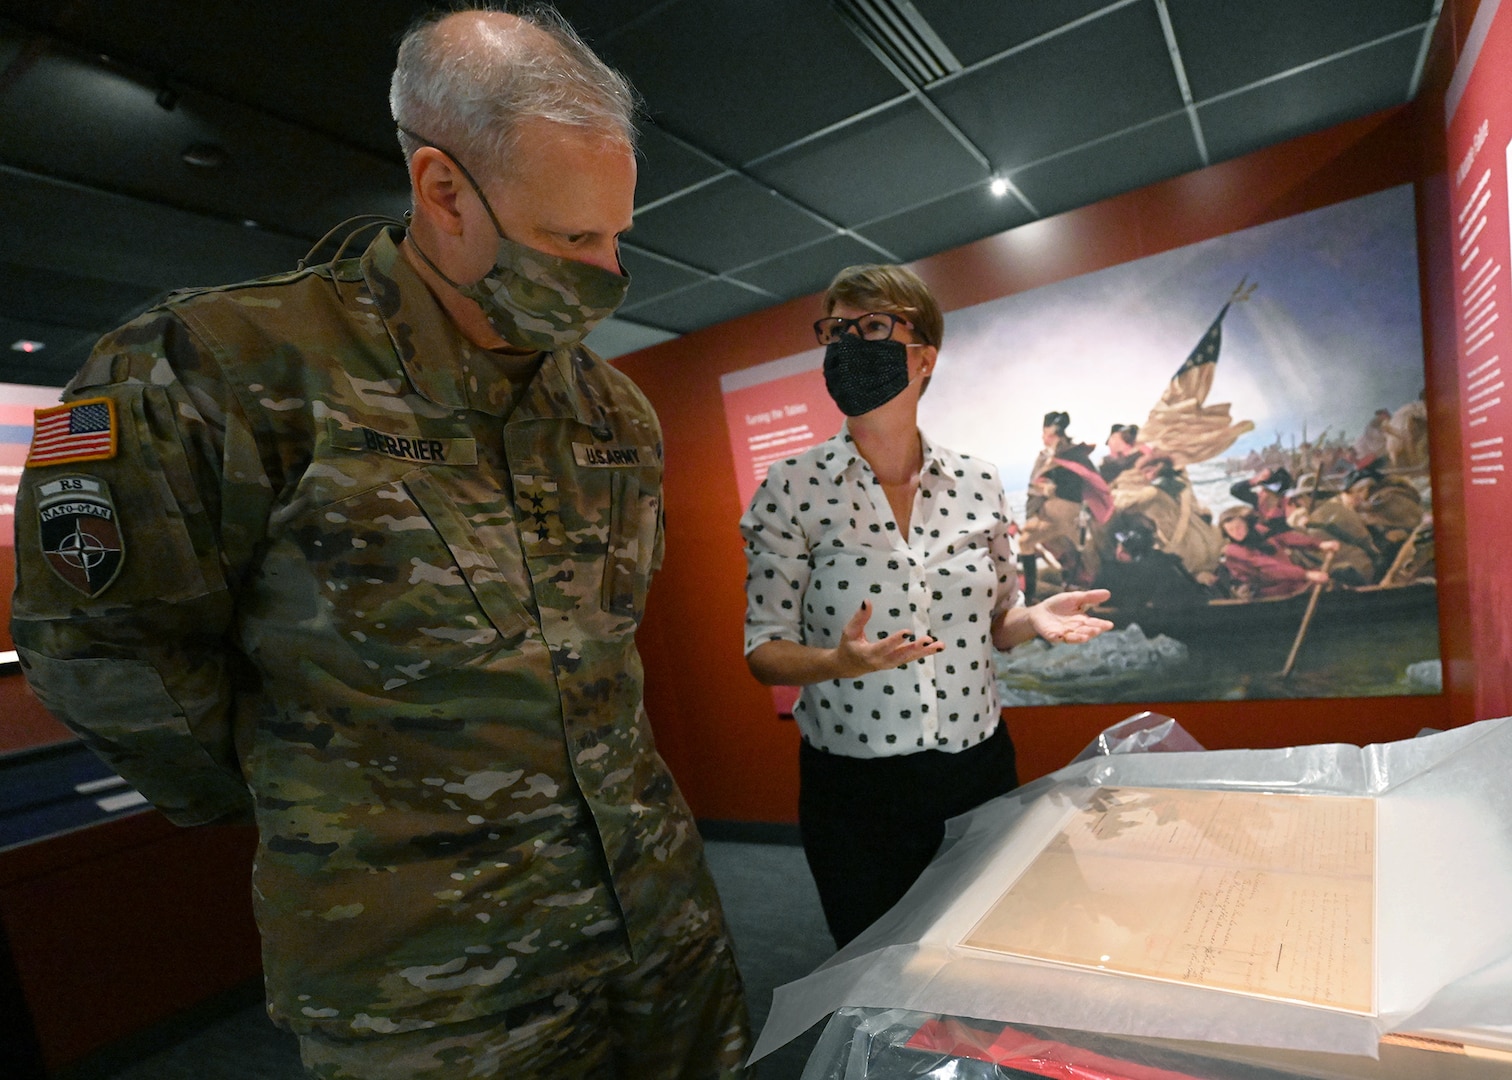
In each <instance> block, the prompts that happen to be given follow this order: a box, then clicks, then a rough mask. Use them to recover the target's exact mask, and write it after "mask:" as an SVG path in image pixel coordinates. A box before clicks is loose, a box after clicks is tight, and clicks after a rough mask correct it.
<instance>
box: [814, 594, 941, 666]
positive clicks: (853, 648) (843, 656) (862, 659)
mask: <svg viewBox="0 0 1512 1080" xmlns="http://www.w3.org/2000/svg"><path fill="white" fill-rule="evenodd" d="M871 616H872V606H871V601H869V600H863V601H861V606H860V607H859V608H857V609H856V613H855V614H854V615H852V616H851V617H850V621H849V622H847V623H846V624H845V629H843V630H841V631H840V644H839V645H837V646H835V661H836V663H837V664H838V665H839V668H840V671H839V677H840V678H854V677H855V676H857V675H865V674H866V673H867V672H871V671H883V670H886V669H887V668H895V667H902V666H903V665H904V664H911V663H913V661H915V660H917V659H919V658H920V657H921V656H929V655H931V654H933V653H937V652H940V651H941V650H943V649H944V648H945V645H944V643H942V642H940V641H937V640H935V639H934V638H932V637H928V636H925V637H922V638H915V637H914V635H913V634H912V633H910V632H909V631H907V630H894V631H893V632H892V633H891V634H888V635H887V636H886V637H884V638H879V639H877V640H876V641H870V640H868V639H867V636H866V624H867V622H868V621H870V619H871Z"/></svg>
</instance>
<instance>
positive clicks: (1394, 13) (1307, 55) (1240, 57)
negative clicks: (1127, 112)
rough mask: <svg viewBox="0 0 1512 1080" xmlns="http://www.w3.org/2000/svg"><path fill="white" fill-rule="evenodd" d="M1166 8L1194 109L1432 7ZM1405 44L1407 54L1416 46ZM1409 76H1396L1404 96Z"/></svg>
mask: <svg viewBox="0 0 1512 1080" xmlns="http://www.w3.org/2000/svg"><path fill="white" fill-rule="evenodd" d="M1168 8H1169V10H1170V13H1171V26H1172V28H1173V29H1174V30H1175V32H1176V45H1177V48H1178V49H1180V51H1181V60H1182V65H1183V66H1184V67H1185V68H1186V73H1187V81H1188V83H1189V84H1190V85H1191V87H1192V96H1193V98H1194V99H1195V100H1196V101H1198V102H1202V101H1204V100H1206V99H1207V98H1210V97H1212V96H1213V95H1215V94H1221V93H1223V92H1224V91H1226V90H1233V89H1236V88H1237V87H1240V86H1248V85H1249V84H1250V83H1252V82H1255V81H1257V80H1259V79H1263V78H1265V77H1267V76H1269V75H1274V74H1276V73H1277V72H1281V71H1286V70H1289V69H1290V68H1294V67H1297V66H1298V65H1299V64H1306V63H1309V62H1311V61H1313V60H1318V59H1320V58H1322V57H1325V56H1330V55H1332V54H1333V53H1336V52H1340V51H1341V50H1344V49H1348V48H1352V47H1353V46H1356V45H1363V44H1365V43H1366V42H1369V41H1374V40H1375V39H1377V38H1380V37H1383V36H1385V35H1386V34H1390V33H1394V32H1396V31H1398V30H1402V29H1404V28H1406V27H1409V26H1412V25H1413V24H1415V23H1421V22H1425V21H1426V20H1427V19H1428V18H1429V17H1430V16H1431V15H1432V14H1433V0H1332V2H1330V3H1318V0H1265V3H1263V4H1256V3H1248V4H1232V3H1230V4H1215V3H1213V0H1168ZM1412 40H1413V47H1414V49H1416V47H1417V46H1418V45H1420V44H1421V43H1422V42H1421V38H1420V37H1418V36H1413V38H1412ZM1240 43H1242V47H1239V44H1240ZM1415 59H1416V56H1415V55H1414V60H1415ZM1410 74H1411V68H1410V67H1409V68H1408V70H1407V71H1406V72H1404V73H1403V75H1402V86H1403V93H1404V94H1405V93H1406V85H1407V79H1408V77H1409V75H1410Z"/></svg>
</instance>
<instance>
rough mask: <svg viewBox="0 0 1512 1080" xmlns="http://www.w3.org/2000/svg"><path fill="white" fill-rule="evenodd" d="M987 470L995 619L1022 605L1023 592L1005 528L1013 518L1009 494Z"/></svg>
mask: <svg viewBox="0 0 1512 1080" xmlns="http://www.w3.org/2000/svg"><path fill="white" fill-rule="evenodd" d="M989 471H990V472H991V482H992V488H993V491H994V492H995V496H994V495H989V496H988V498H989V500H990V501H991V503H992V536H991V539H990V541H989V544H990V546H991V550H992V563H993V565H994V566H995V567H996V568H997V591H996V593H995V595H994V598H993V602H992V615H993V617H994V618H996V617H997V616H999V615H1001V614H1002V613H1003V612H1005V611H1007V610H1009V609H1010V608H1015V607H1018V606H1019V605H1020V604H1022V603H1023V602H1024V594H1023V593H1022V592H1021V591H1020V590H1019V579H1018V571H1019V562H1018V542H1017V541H1016V540H1015V539H1014V537H1013V534H1012V533H1010V532H1009V531H1008V526H1009V524H1010V523H1011V522H1012V520H1013V519H1012V518H1011V517H1010V516H1009V514H1008V493H1007V492H1006V491H1004V490H1003V483H1002V480H1001V479H999V477H998V474H997V472H996V471H995V470H989Z"/></svg>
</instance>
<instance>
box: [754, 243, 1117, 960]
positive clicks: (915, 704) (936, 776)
mask: <svg viewBox="0 0 1512 1080" xmlns="http://www.w3.org/2000/svg"><path fill="white" fill-rule="evenodd" d="M824 313H825V314H824V318H821V319H819V320H818V321H817V322H816V323H815V324H814V331H815V334H816V336H817V337H818V340H819V343H820V344H821V345H823V346H824V348H825V353H824V379H825V385H826V387H827V388H828V390H829V393H830V396H831V397H833V398H834V400H835V404H837V405H838V406H839V407H840V410H841V411H842V412H844V413H845V414H846V416H847V417H848V418H849V419H847V420H846V422H845V426H844V427H843V428H842V429H841V430H840V432H839V433H838V434H837V435H835V437H834V438H832V439H830V440H829V441H828V442H824V443H821V444H819V445H818V446H816V447H813V448H812V449H810V450H807V451H805V452H804V453H802V454H800V455H798V456H797V457H793V458H789V459H788V460H786V461H783V462H780V463H778V464H775V465H773V466H772V467H771V469H770V470H769V471H768V472H767V476H766V480H765V481H764V482H763V483H762V485H761V487H760V488H759V489H758V490H757V492H756V494H755V496H754V497H753V498H752V500H751V505H750V508H749V509H748V510H747V511H746V513H745V515H744V516H743V517H742V518H741V521H740V529H741V532H742V534H743V535H744V536H745V541H746V559H747V564H748V567H749V573H748V575H747V577H746V601H747V605H746V645H745V647H746V660H747V663H748V664H749V665H750V668H751V672H752V674H753V675H755V676H756V678H757V679H758V680H760V681H761V682H763V683H766V684H768V685H773V686H801V687H802V688H803V690H802V694H801V695H800V697H799V699H798V704H797V706H796V707H795V708H794V710H793V718H794V719H795V720H796V721H797V723H798V728H799V731H800V732H801V734H802V736H803V741H802V743H801V745H800V747H799V751H798V775H799V801H798V820H799V826H800V829H801V831H802V835H803V847H804V852H805V854H806V855H807V857H808V863H809V867H810V869H811V870H812V872H813V874H814V881H815V884H816V885H817V886H818V888H819V898H820V901H821V902H822V904H823V907H824V915H825V919H826V921H827V922H828V924H829V927H830V932H831V933H832V934H833V935H834V938H835V942H836V944H839V945H843V944H845V943H846V942H848V941H850V940H851V939H852V938H853V937H855V936H856V935H857V934H859V933H860V932H861V931H862V930H863V929H865V928H866V927H867V926H868V925H869V924H870V923H871V922H872V921H873V920H875V919H876V918H877V917H878V916H879V915H881V914H883V913H884V912H885V911H887V909H888V908H890V907H892V905H893V904H894V903H896V902H897V901H898V900H899V899H900V898H901V897H902V895H903V894H904V893H905V892H906V891H907V890H908V888H909V886H910V885H912V884H913V882H914V880H915V879H916V878H917V877H918V875H919V874H920V873H921V872H922V871H923V869H924V867H925V866H926V865H927V864H928V863H929V861H930V859H931V858H933V857H934V854H935V851H936V849H937V848H938V847H939V845H940V841H941V839H942V837H943V836H944V828H945V820H946V819H947V818H950V817H953V816H955V815H957V814H961V813H964V812H965V811H967V810H969V809H971V808H972V807H974V806H976V805H978V804H979V803H981V802H984V801H985V800H987V799H990V798H993V797H995V796H997V795H1001V794H1003V793H1005V792H1007V791H1009V790H1011V789H1012V788H1013V787H1014V786H1015V785H1016V784H1017V776H1016V772H1015V768H1014V754H1013V744H1012V742H1011V741H1010V740H1009V737H1008V730H1007V728H1006V727H1005V726H1004V725H1003V721H1002V715H1001V713H1000V711H999V708H998V698H997V684H996V677H995V671H994V667H993V650H994V649H1003V650H1006V649H1011V648H1013V647H1014V646H1015V645H1018V644H1021V643H1023V642H1025V641H1029V640H1030V639H1032V638H1034V637H1036V636H1038V637H1042V638H1044V639H1046V640H1047V641H1067V642H1081V641H1087V640H1088V639H1090V638H1092V637H1095V636H1096V635H1098V634H1100V633H1102V632H1103V631H1104V630H1106V629H1109V628H1110V627H1111V625H1112V624H1111V623H1108V622H1106V621H1104V620H1102V619H1097V618H1093V617H1091V616H1089V615H1087V614H1086V611H1087V609H1089V608H1091V607H1094V606H1096V605H1098V604H1101V603H1103V602H1104V601H1106V600H1107V599H1108V594H1107V593H1106V592H1095V591H1094V592H1063V593H1058V594H1056V595H1055V596H1053V597H1051V598H1050V599H1048V600H1046V601H1045V602H1043V603H1040V604H1035V605H1034V606H1032V607H1026V606H1025V605H1024V603H1023V597H1022V596H1021V594H1020V593H1019V588H1018V565H1017V560H1016V557H1015V552H1014V548H1013V538H1012V537H1011V536H1010V534H1009V518H1008V506H1007V498H1006V495H1005V493H1004V491H1003V484H1002V481H1001V480H1000V479H999V477H998V472H997V469H996V468H994V467H993V466H992V465H990V464H988V463H986V462H984V461H980V460H976V459H973V458H970V457H968V456H966V455H965V454H959V453H956V452H955V451H953V450H948V449H946V448H945V447H943V446H939V445H937V444H935V443H934V442H932V441H930V440H929V439H928V438H926V437H925V436H924V435H923V434H922V433H921V432H920V431H919V428H918V407H919V396H920V395H921V394H922V393H923V392H924V389H925V387H927V386H928V385H929V380H930V378H931V376H932V374H933V372H934V369H935V363H936V361H937V359H938V357H939V349H940V341H941V337H942V335H943V333H944V329H945V320H944V317H943V316H942V314H941V312H940V308H939V305H938V303H937V302H936V301H935V298H934V296H933V295H932V294H931V293H930V291H929V288H928V287H927V286H926V285H925V284H924V282H923V281H922V280H920V279H919V277H918V276H917V275H916V274H914V273H913V272H912V271H910V270H908V269H906V268H904V267H901V266H854V267H850V268H848V269H845V270H842V271H841V272H840V273H839V275H838V276H837V277H836V278H835V280H834V281H833V282H832V283H831V285H830V287H829V290H828V291H827V292H826V293H825V297H824Z"/></svg>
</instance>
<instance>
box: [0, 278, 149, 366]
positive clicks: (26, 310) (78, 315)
mask: <svg viewBox="0 0 1512 1080" xmlns="http://www.w3.org/2000/svg"><path fill="white" fill-rule="evenodd" d="M160 291H161V290H159V289H155V288H149V287H145V286H142V285H133V284H129V283H125V282H120V281H106V280H102V279H100V278H91V277H85V276H82V275H80V274H73V273H68V272H67V271H62V270H56V269H52V268H50V267H41V266H18V265H17V264H15V263H11V262H0V297H4V298H5V299H4V304H5V313H6V314H7V315H9V316H10V317H11V318H15V319H44V320H48V321H50V322H54V323H60V324H62V325H64V326H71V327H75V328H78V329H83V330H97V329H98V328H99V327H101V326H114V325H116V324H117V323H120V322H124V321H125V318H126V316H127V315H128V314H129V313H131V312H133V311H135V310H136V309H138V308H140V307H142V306H143V305H145V304H146V303H147V302H148V301H149V300H152V299H153V298H154V297H156V296H157V295H158V294H159V293H160ZM7 344H9V343H8V342H0V347H3V346H4V345H7Z"/></svg>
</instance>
